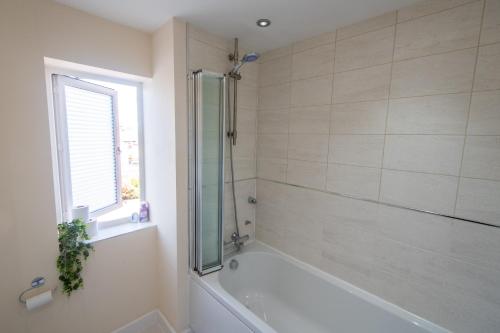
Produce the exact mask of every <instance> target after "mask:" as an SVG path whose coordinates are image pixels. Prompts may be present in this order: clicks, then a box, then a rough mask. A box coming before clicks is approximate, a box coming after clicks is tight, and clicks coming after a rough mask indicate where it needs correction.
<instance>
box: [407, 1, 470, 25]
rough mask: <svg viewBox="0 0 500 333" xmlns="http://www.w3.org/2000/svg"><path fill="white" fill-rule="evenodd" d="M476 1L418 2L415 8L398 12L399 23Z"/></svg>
mask: <svg viewBox="0 0 500 333" xmlns="http://www.w3.org/2000/svg"><path fill="white" fill-rule="evenodd" d="M474 1H476V0H425V1H420V2H417V3H416V4H415V5H413V6H408V7H404V8H401V9H399V10H398V22H403V21H407V20H411V19H415V18H417V17H421V16H426V15H429V14H433V13H437V12H440V11H442V10H446V9H450V8H454V7H458V6H460V5H463V4H466V3H469V2H474Z"/></svg>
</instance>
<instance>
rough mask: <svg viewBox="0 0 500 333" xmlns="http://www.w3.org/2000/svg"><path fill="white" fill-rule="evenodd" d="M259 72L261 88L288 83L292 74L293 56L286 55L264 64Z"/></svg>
mask: <svg viewBox="0 0 500 333" xmlns="http://www.w3.org/2000/svg"><path fill="white" fill-rule="evenodd" d="M259 71H260V73H259V84H260V86H268V85H270V84H279V83H285V82H288V81H290V78H291V74H292V56H291V55H285V56H282V57H276V58H273V59H271V60H269V61H266V62H263V63H261V64H260V69H259Z"/></svg>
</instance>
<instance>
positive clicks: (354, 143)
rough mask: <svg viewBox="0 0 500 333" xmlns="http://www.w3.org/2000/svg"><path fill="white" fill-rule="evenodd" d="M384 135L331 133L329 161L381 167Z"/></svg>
mask: <svg viewBox="0 0 500 333" xmlns="http://www.w3.org/2000/svg"><path fill="white" fill-rule="evenodd" d="M383 149H384V136H383V135H331V136H330V152H329V154H328V163H340V164H350V165H357V166H367V167H375V168H380V167H381V165H382V151H383Z"/></svg>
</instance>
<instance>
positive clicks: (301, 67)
mask: <svg viewBox="0 0 500 333" xmlns="http://www.w3.org/2000/svg"><path fill="white" fill-rule="evenodd" d="M334 50H335V49H334V46H333V44H325V45H321V46H318V47H315V48H312V49H307V50H305V51H301V52H298V53H294V54H293V58H292V79H293V80H300V79H306V78H311V77H315V76H322V75H325V74H330V73H333V57H334Z"/></svg>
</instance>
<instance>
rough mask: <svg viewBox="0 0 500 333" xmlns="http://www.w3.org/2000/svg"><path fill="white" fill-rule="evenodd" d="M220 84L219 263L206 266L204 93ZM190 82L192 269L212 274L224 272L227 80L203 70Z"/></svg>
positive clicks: (199, 272)
mask: <svg viewBox="0 0 500 333" xmlns="http://www.w3.org/2000/svg"><path fill="white" fill-rule="evenodd" d="M205 78H209V79H216V80H219V96H218V98H219V121H218V130H219V131H218V134H219V137H218V179H217V185H218V193H217V196H218V205H217V214H218V218H217V228H218V230H217V244H216V245H215V244H214V245H213V246H216V247H217V260H216V262H213V263H209V264H206V263H204V258H205V256H204V255H205V253H204V252H205V251H204V241H208V240H207V239H205V238H204V237H203V236H204V227H205V228H206V227H207V226H206V225H204V220H203V217H204V215H203V214H202V213H203V209H204V201H203V190H204V181H203V178H204V177H203V166H204V164H203V152H204V148H205V142H204V135H203V130H204V127H203V124H204V123H203V121H204V111H205V107H206V105H204V95H203V93H204V91H203V79H205ZM188 81H189V161H188V165H189V262H190V263H189V265H190V267H191V269H192V270H193V271H195V272H197V273H198V274H199V275H205V274H209V273H212V272H215V271H218V270H220V269H222V267H223V254H224V251H223V250H224V177H225V174H224V172H225V171H224V162H225V145H226V113H227V112H226V111H227V96H226V92H227V84H228V83H227V77H226V75H224V74H221V73H215V72H210V71H206V70H203V69H200V70H196V71H193V72H191V73H190V74H189V76H188Z"/></svg>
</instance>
